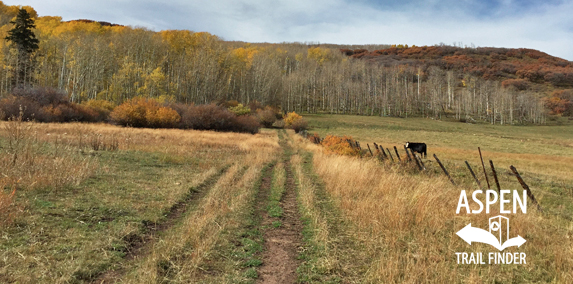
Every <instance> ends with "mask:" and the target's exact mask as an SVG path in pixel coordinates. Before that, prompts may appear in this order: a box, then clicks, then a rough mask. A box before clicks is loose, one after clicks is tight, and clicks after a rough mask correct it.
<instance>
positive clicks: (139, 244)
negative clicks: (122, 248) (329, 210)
mask: <svg viewBox="0 0 573 284" xmlns="http://www.w3.org/2000/svg"><path fill="white" fill-rule="evenodd" d="M228 169H229V167H225V168H223V169H221V170H220V171H219V172H217V173H216V174H214V175H213V176H211V177H209V178H208V179H207V180H205V181H204V182H203V183H201V184H200V185H198V186H197V187H195V188H191V189H190V190H189V192H188V193H187V194H186V195H185V196H184V197H183V199H181V200H180V201H178V202H177V203H175V204H174V205H173V206H171V208H170V209H169V211H168V213H167V215H166V216H165V219H164V220H163V221H162V222H160V223H149V224H144V225H145V233H144V234H143V235H137V236H136V235H128V236H126V237H124V240H125V241H126V242H127V253H126V255H125V257H124V263H125V262H129V261H130V260H133V259H136V258H142V257H145V256H146V255H147V254H148V253H149V252H150V248H151V247H153V243H154V242H155V241H156V240H157V238H156V236H157V234H159V233H161V232H164V231H167V230H169V229H170V228H171V227H173V226H174V225H175V224H176V223H177V222H178V221H179V220H180V219H181V217H182V216H183V214H185V213H186V212H187V211H189V210H191V209H192V208H194V207H196V206H197V204H199V202H200V201H201V199H203V197H205V196H206V195H207V193H208V192H209V190H210V189H211V187H213V186H214V185H215V184H216V183H217V181H218V180H219V178H221V177H222V176H223V175H224V173H225V172H227V170H228ZM125 273H126V270H125V267H120V268H118V269H115V270H108V271H107V272H105V273H103V274H101V275H99V276H98V277H97V278H96V279H95V280H94V281H92V283H98V284H103V283H116V282H118V281H119V280H120V278H121V277H122V276H123V275H124V274H125Z"/></svg>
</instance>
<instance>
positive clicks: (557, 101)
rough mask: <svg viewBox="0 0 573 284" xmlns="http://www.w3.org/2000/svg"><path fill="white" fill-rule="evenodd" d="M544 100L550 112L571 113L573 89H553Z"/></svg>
mask: <svg viewBox="0 0 573 284" xmlns="http://www.w3.org/2000/svg"><path fill="white" fill-rule="evenodd" d="M544 102H545V106H546V107H547V108H548V109H549V113H550V114H558V115H563V116H572V115H573V90H559V91H554V92H553V93H552V94H551V96H550V97H547V98H545V99H544Z"/></svg>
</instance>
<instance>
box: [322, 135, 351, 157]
mask: <svg viewBox="0 0 573 284" xmlns="http://www.w3.org/2000/svg"><path fill="white" fill-rule="evenodd" d="M351 143H352V144H355V143H356V141H355V140H354V139H352V137H350V136H334V135H327V136H326V137H325V138H324V140H322V145H323V146H324V152H325V153H328V154H338V155H349V156H360V150H359V149H358V148H356V147H352V146H351V145H350V144H351Z"/></svg>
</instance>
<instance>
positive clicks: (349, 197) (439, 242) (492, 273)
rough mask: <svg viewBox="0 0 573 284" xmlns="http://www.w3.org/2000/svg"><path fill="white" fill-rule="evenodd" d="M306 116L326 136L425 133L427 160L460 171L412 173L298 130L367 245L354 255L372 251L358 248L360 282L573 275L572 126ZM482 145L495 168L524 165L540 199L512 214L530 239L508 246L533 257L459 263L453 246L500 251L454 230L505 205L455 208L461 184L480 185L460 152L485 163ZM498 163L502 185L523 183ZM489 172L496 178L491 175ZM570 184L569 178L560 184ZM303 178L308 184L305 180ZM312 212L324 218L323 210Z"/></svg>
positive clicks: (367, 139) (363, 138)
mask: <svg viewBox="0 0 573 284" xmlns="http://www.w3.org/2000/svg"><path fill="white" fill-rule="evenodd" d="M306 118H307V119H308V120H309V121H310V126H311V127H312V129H311V132H313V131H315V132H317V133H318V134H320V135H321V136H323V137H324V135H326V134H335V135H351V136H352V137H353V138H355V139H357V140H358V141H360V142H361V144H362V146H363V147H364V148H365V146H366V145H365V144H366V143H370V145H372V144H371V143H372V142H377V143H379V144H382V145H384V146H385V147H389V148H390V147H391V146H392V145H398V146H401V145H402V144H403V143H404V142H406V141H408V140H409V141H411V142H426V143H427V144H428V148H429V153H428V159H427V160H426V164H427V165H430V166H431V167H437V165H432V162H430V159H432V158H430V156H431V154H433V153H437V155H438V156H439V157H440V158H441V159H442V161H444V160H445V161H447V163H446V167H449V170H450V172H458V174H454V179H456V180H457V181H458V184H461V186H460V187H455V186H453V185H452V184H451V183H450V182H449V181H448V180H447V179H446V177H445V176H443V175H442V174H441V172H440V171H439V170H437V171H427V172H426V173H414V174H412V173H411V171H409V170H405V169H404V167H403V166H398V165H397V164H393V165H392V164H389V163H385V164H382V163H381V162H380V161H378V160H377V159H373V158H369V156H370V155H369V154H366V155H365V157H364V158H362V159H360V158H358V157H351V156H340V155H332V154H326V153H325V151H324V149H323V148H322V147H321V146H318V145H314V144H310V143H309V142H308V141H305V140H304V139H302V138H299V137H295V140H296V141H298V142H297V143H296V144H297V145H299V148H300V149H304V151H308V152H310V153H311V156H312V162H313V165H314V171H315V172H316V174H317V175H318V177H319V178H320V180H321V181H322V187H323V189H324V191H325V192H326V193H327V196H328V197H329V198H331V199H332V202H333V203H334V204H335V208H336V210H339V211H340V212H341V215H342V216H343V218H344V220H346V221H347V223H349V224H351V226H349V227H348V229H347V230H352V231H353V232H354V233H355V235H354V236H355V238H356V239H357V242H359V243H360V244H361V245H364V246H365V247H364V248H358V249H354V250H355V252H354V253H355V254H356V255H360V254H361V253H364V252H367V253H368V256H367V257H361V258H357V259H362V260H363V263H362V265H364V266H366V267H367V268H366V269H364V270H363V271H365V272H364V273H365V275H364V278H362V279H361V280H360V282H367V283H422V282H429V283H436V282H437V283H506V282H516V283H521V282H558V283H569V282H571V281H573V269H571V267H573V261H572V259H573V240H572V238H573V226H572V225H571V216H573V210H572V208H571V203H573V202H572V201H573V198H572V197H573V196H572V192H571V191H570V190H568V187H567V186H570V184H571V183H570V179H571V176H572V175H571V171H573V167H571V165H572V163H569V160H568V159H570V158H571V156H572V154H573V150H572V149H571V145H573V144H572V143H573V132H571V131H570V130H571V129H573V127H572V126H555V128H549V127H540V128H534V127H532V128H529V127H491V126H489V125H466V124H461V123H453V122H437V121H431V120H418V119H412V120H410V119H408V120H404V119H387V118H371V117H370V118H365V117H353V116H309V117H306ZM500 136H501V137H500ZM527 139H529V141H530V143H531V144H530V145H523V144H527V143H528V142H527ZM521 140H524V142H522V141H521ZM511 141H513V142H511ZM516 141H518V142H520V143H521V144H520V143H517V142H516ZM548 141H551V142H550V143H549V142H548ZM516 143H517V144H518V145H520V146H519V147H518V148H513V147H511V145H513V144H516ZM544 143H548V144H544ZM542 145H547V147H545V149H548V150H547V151H545V150H544V147H543V146H542ZM478 146H481V147H482V149H484V148H485V149H486V151H484V156H485V157H486V159H492V160H493V161H494V162H496V167H498V169H503V168H505V167H506V166H509V165H510V164H514V165H515V166H516V167H517V168H518V169H520V172H521V173H522V174H523V175H524V178H525V180H526V182H528V183H529V185H530V186H531V188H532V190H533V192H534V194H535V195H536V197H537V198H538V199H539V200H540V203H541V206H542V207H543V208H544V211H543V212H538V211H537V210H536V209H535V207H534V206H530V207H529V209H528V211H527V214H520V213H518V214H512V215H510V216H508V217H510V236H517V235H520V236H522V237H523V238H525V239H526V240H527V242H526V243H525V244H524V245H523V246H522V247H520V248H517V247H511V248H508V249H506V250H505V251H504V252H508V251H509V252H525V253H526V254H527V264H524V265H467V264H466V265H461V264H458V263H457V259H456V255H455V252H468V253H470V252H482V253H483V254H484V255H486V257H487V253H489V252H497V250H496V249H494V248H493V247H491V246H489V245H486V244H481V243H472V245H471V246H470V245H468V244H467V243H466V242H465V241H463V240H462V239H461V238H460V237H458V236H457V235H456V234H455V233H456V232H457V231H459V230H461V229H462V228H463V227H465V226H466V225H467V224H469V223H471V224H472V226H473V227H480V228H487V227H488V218H489V217H493V216H495V215H499V205H497V207H495V208H492V212H491V213H490V214H485V213H484V214H477V215H467V214H463V213H461V214H456V208H457V204H458V200H459V196H460V190H461V189H465V190H469V193H468V196H469V195H470V194H471V192H472V190H474V189H477V187H476V185H475V184H473V183H472V179H471V177H470V176H469V173H467V174H462V173H463V172H462V171H467V169H465V166H463V167H462V165H461V163H463V161H464V160H468V161H472V164H473V165H474V170H479V171H478V173H481V168H477V165H478V161H479V155H476V154H477V147H478ZM474 149H475V150H474ZM527 149H529V150H527ZM402 151H403V150H402ZM561 152H562V154H561ZM476 156H477V160H476ZM486 163H487V161H486ZM479 165H480V166H481V163H480V164H479ZM488 170H489V168H488ZM498 172H502V174H503V179H502V180H501V184H502V188H504V189H521V187H520V186H519V184H518V183H517V181H516V180H515V177H513V176H509V175H506V174H505V170H503V171H502V170H498ZM480 176H482V177H483V175H480ZM481 179H482V182H483V183H484V184H485V181H483V178H481ZM490 181H491V182H493V181H492V179H490ZM565 184H567V186H561V185H565ZM302 186H303V187H305V183H303V184H302ZM306 186H308V185H306ZM492 186H493V183H492ZM301 190H303V189H301ZM470 198H471V197H470ZM530 202H531V201H530ZM529 204H531V203H529ZM474 205H475V204H472V209H473V208H474V207H473V206H474ZM476 208H477V206H476ZM313 216H315V217H316V218H319V216H320V215H319V214H315V215H313ZM317 223H320V222H317ZM322 231H326V229H323V230H322ZM317 236H318V237H320V238H321V239H322V240H321V242H323V243H333V242H336V238H337V237H336V236H333V237H332V238H329V237H328V236H326V237H325V236H324V235H322V236H321V234H317ZM346 253H348V252H346ZM327 255H328V254H327ZM343 258H344V256H343V255H342V253H340V254H333V255H331V256H330V262H331V263H334V262H336V261H338V260H340V259H343ZM486 261H487V259H486ZM325 262H329V261H328V260H325Z"/></svg>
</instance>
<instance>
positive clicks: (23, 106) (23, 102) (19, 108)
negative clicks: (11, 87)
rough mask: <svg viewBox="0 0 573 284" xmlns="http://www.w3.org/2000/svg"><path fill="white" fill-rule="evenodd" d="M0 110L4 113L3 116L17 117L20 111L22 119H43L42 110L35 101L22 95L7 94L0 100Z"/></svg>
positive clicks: (6, 117) (7, 117)
mask: <svg viewBox="0 0 573 284" xmlns="http://www.w3.org/2000/svg"><path fill="white" fill-rule="evenodd" d="M0 110H2V112H3V113H4V118H5V119H9V118H11V117H18V116H19V115H20V112H22V119H23V120H26V121H28V120H34V119H35V120H37V121H44V120H45V119H44V110H43V109H42V106H41V105H40V104H38V103H37V102H34V101H32V100H29V99H27V98H23V97H17V96H9V97H7V98H4V99H2V100H0Z"/></svg>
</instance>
